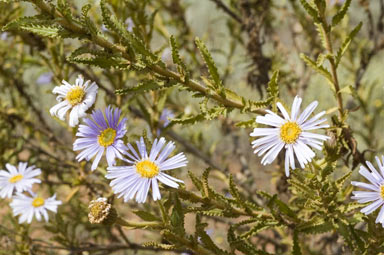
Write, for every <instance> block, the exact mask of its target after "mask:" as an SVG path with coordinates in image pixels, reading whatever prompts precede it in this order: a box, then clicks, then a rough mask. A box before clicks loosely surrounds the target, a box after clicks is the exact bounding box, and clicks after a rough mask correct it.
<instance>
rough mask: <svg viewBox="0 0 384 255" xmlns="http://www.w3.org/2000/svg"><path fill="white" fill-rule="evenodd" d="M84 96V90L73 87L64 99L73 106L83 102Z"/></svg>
mask: <svg viewBox="0 0 384 255" xmlns="http://www.w3.org/2000/svg"><path fill="white" fill-rule="evenodd" d="M84 96H85V91H84V89H83V88H82V87H80V86H75V87H73V88H71V89H70V90H69V91H68V93H67V96H66V97H65V98H66V99H67V100H68V102H69V103H70V104H71V105H72V106H75V105H77V104H79V103H81V102H82V101H83V99H84Z"/></svg>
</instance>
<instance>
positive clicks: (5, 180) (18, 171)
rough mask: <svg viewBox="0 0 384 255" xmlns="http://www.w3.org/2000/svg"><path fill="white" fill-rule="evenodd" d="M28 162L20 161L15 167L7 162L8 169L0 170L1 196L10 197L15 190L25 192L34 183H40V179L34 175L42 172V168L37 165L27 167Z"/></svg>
mask: <svg viewBox="0 0 384 255" xmlns="http://www.w3.org/2000/svg"><path fill="white" fill-rule="evenodd" d="M27 166H28V164H27V163H22V162H19V166H18V167H15V166H13V165H11V164H6V165H5V167H6V168H7V169H8V171H5V170H0V196H1V198H5V197H8V198H10V197H11V196H12V194H13V191H14V190H16V191H17V192H23V191H26V190H29V189H31V188H32V185H33V184H34V183H40V182H41V181H40V180H39V179H36V178H34V177H36V176H38V175H40V174H41V170H40V169H39V168H36V167H35V166H30V167H27Z"/></svg>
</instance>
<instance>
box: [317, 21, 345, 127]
mask: <svg viewBox="0 0 384 255" xmlns="http://www.w3.org/2000/svg"><path fill="white" fill-rule="evenodd" d="M327 27H328V24H327V21H326V19H325V17H323V19H322V22H321V28H322V30H323V33H324V35H325V48H326V50H327V52H328V53H329V54H330V55H331V56H333V48H332V40H331V34H330V30H329V29H327ZM328 60H329V63H330V65H331V74H332V80H333V82H332V83H333V86H334V88H335V93H336V100H337V105H338V110H339V118H340V120H341V119H342V118H343V116H344V107H343V97H342V96H341V93H340V85H339V79H338V77H337V67H336V63H335V59H334V58H333V57H332V58H329V59H328Z"/></svg>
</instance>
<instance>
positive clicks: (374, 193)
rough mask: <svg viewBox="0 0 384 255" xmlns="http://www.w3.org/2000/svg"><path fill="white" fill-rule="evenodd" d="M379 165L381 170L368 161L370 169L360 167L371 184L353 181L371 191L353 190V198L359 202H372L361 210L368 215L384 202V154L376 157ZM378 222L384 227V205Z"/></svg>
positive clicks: (354, 184)
mask: <svg viewBox="0 0 384 255" xmlns="http://www.w3.org/2000/svg"><path fill="white" fill-rule="evenodd" d="M376 162H377V165H378V166H379V169H380V172H378V171H377V170H376V168H375V167H374V166H373V165H372V163H371V162H369V161H366V164H367V166H368V167H369V170H371V171H369V170H368V169H367V168H366V167H365V166H361V167H360V171H359V173H360V174H361V175H362V176H364V177H365V179H367V180H368V181H369V182H370V183H371V184H369V183H364V182H354V181H353V182H351V184H352V185H353V186H356V187H359V188H364V189H368V190H369V191H353V192H352V194H353V196H352V199H356V200H357V202H358V203H362V204H363V203H367V202H372V203H371V204H370V205H368V206H366V207H364V208H363V209H361V212H362V213H364V214H365V215H368V214H370V213H372V212H373V211H375V210H376V209H377V208H379V207H380V206H382V205H383V204H384V156H381V161H380V159H379V157H376ZM376 223H381V224H382V226H383V227H384V206H382V207H381V209H380V212H379V215H378V216H377V218H376Z"/></svg>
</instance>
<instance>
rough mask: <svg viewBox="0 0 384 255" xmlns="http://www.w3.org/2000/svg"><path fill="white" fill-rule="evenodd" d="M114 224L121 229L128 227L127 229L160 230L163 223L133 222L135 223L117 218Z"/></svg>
mask: <svg viewBox="0 0 384 255" xmlns="http://www.w3.org/2000/svg"><path fill="white" fill-rule="evenodd" d="M116 224H118V225H120V226H122V227H129V228H147V227H148V228H162V227H163V223H161V222H158V221H141V222H135V221H127V220H125V219H123V218H121V217H117V219H116Z"/></svg>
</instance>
